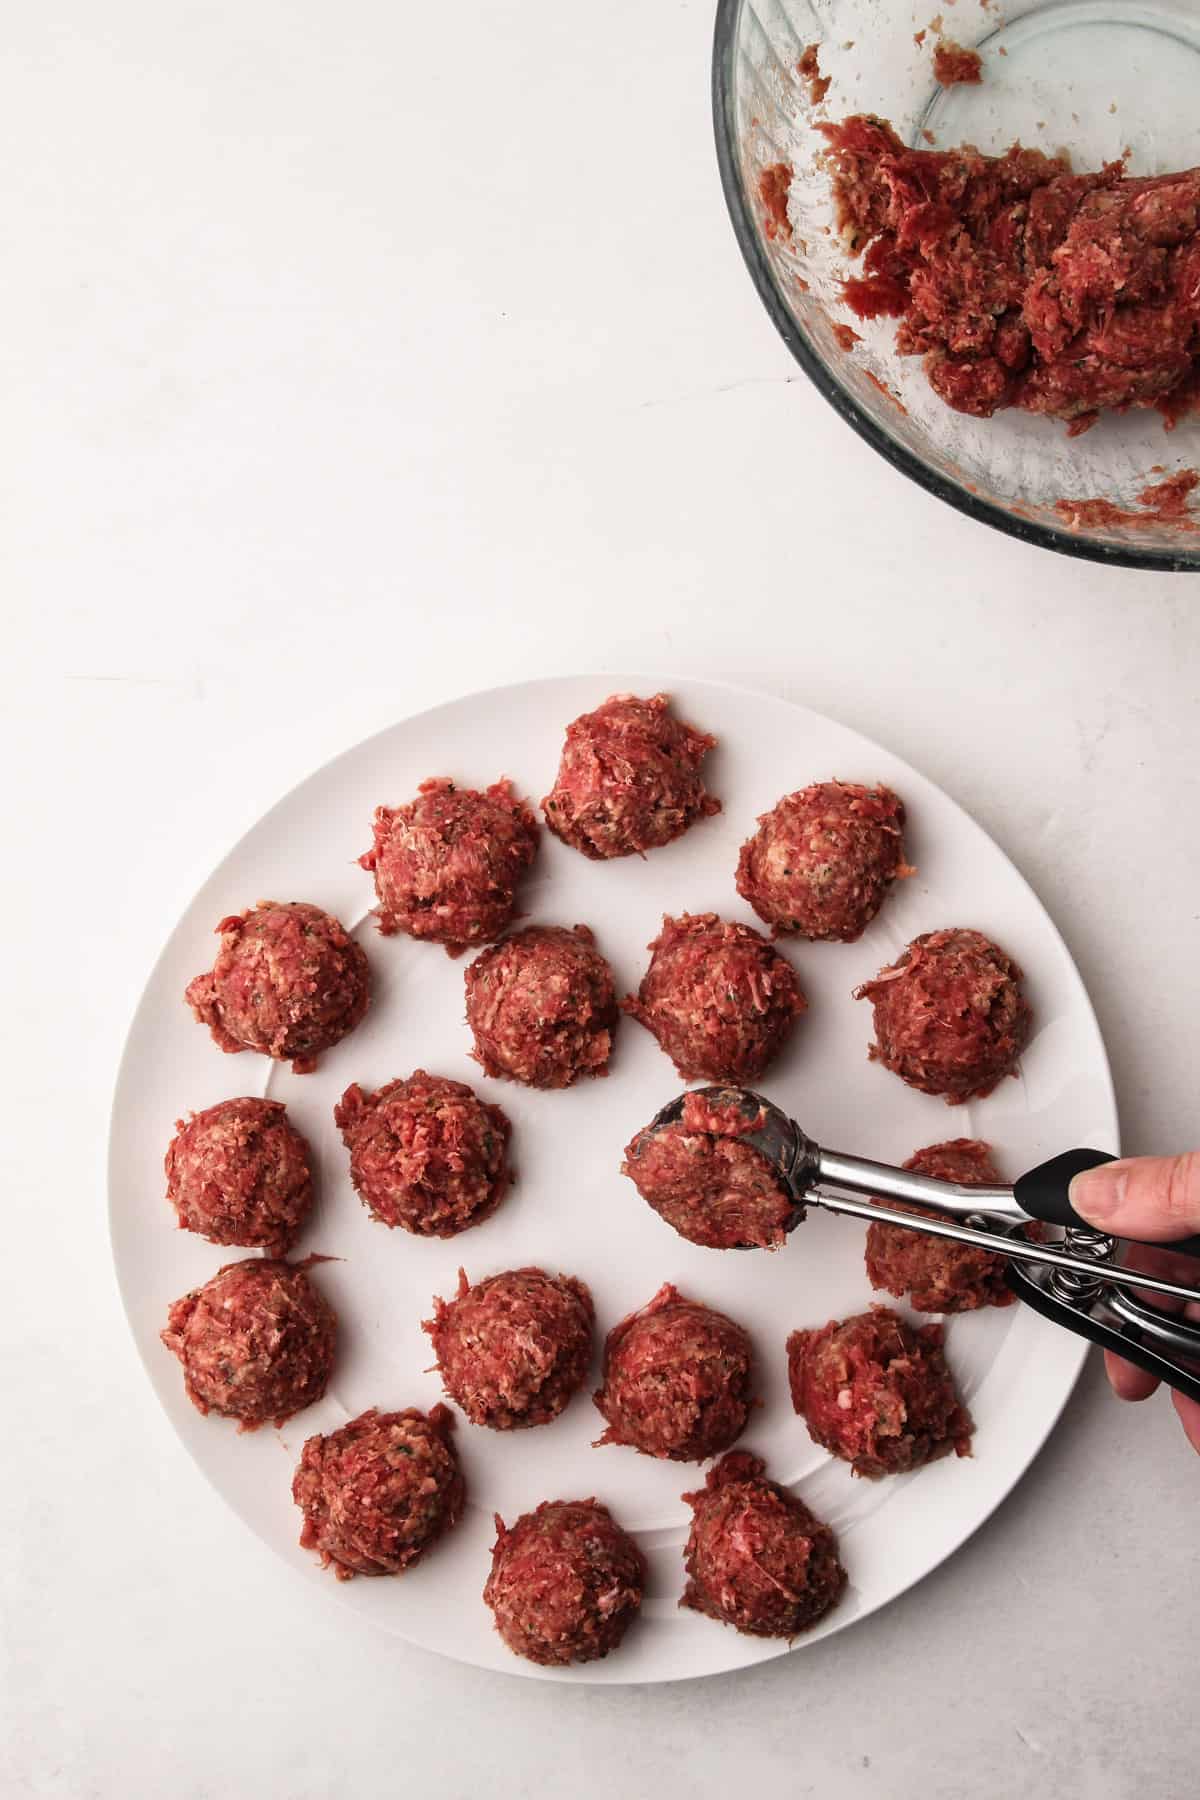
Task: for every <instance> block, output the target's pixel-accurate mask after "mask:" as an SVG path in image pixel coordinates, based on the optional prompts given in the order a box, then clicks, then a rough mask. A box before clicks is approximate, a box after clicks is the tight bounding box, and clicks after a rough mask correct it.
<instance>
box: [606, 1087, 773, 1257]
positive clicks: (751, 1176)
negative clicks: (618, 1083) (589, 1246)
mask: <svg viewBox="0 0 1200 1800" xmlns="http://www.w3.org/2000/svg"><path fill="white" fill-rule="evenodd" d="M754 1129H755V1124H754V1121H753V1120H749V1121H747V1120H745V1119H744V1118H742V1116H741V1115H740V1114H739V1113H738V1111H737V1109H736V1108H735V1107H732V1106H729V1107H716V1106H713V1105H711V1104H710V1103H709V1102H708V1101H706V1099H705V1097H704V1096H703V1095H702V1094H689V1095H688V1096H687V1097H686V1099H685V1101H684V1105H683V1117H682V1118H681V1119H679V1120H678V1121H677V1122H676V1123H674V1124H671V1125H664V1126H661V1127H659V1128H658V1129H655V1128H653V1127H651V1126H647V1128H646V1129H645V1130H644V1131H640V1132H639V1133H638V1135H637V1137H635V1138H634V1140H633V1142H632V1143H631V1144H629V1145H628V1147H627V1148H626V1151H625V1161H624V1162H623V1163H622V1164H621V1173H622V1174H623V1175H628V1176H629V1179H630V1180H631V1181H632V1182H633V1184H634V1186H635V1187H636V1188H637V1191H638V1193H639V1194H640V1195H641V1196H642V1199H643V1200H645V1201H646V1202H647V1203H648V1204H649V1205H650V1206H652V1207H653V1208H654V1210H655V1212H656V1213H657V1214H658V1215H659V1217H660V1218H662V1219H665V1220H666V1222H667V1224H668V1225H672V1226H674V1228H675V1230H676V1231H677V1232H678V1233H679V1235H680V1237H685V1238H687V1239H688V1240H689V1241H690V1242H691V1243H693V1244H703V1245H705V1246H707V1247H708V1248H709V1249H712V1250H745V1249H755V1248H764V1249H771V1250H774V1249H777V1248H778V1247H779V1245H780V1244H782V1243H783V1242H784V1240H785V1238H786V1237H787V1234H788V1232H789V1231H791V1230H792V1228H793V1226H795V1225H796V1224H798V1223H799V1221H800V1220H801V1219H802V1218H803V1217H804V1208H803V1207H802V1206H798V1205H797V1203H796V1201H795V1200H794V1199H793V1198H792V1196H791V1195H790V1194H789V1193H788V1191H787V1189H786V1188H785V1187H784V1186H783V1183H782V1182H781V1181H780V1180H779V1178H778V1176H777V1175H776V1174H775V1172H774V1170H773V1169H772V1168H771V1165H770V1163H769V1162H768V1161H767V1159H766V1157H765V1156H762V1155H761V1154H760V1153H759V1152H758V1151H757V1150H756V1149H754V1147H753V1145H751V1144H747V1143H744V1142H743V1141H741V1140H742V1138H743V1137H744V1134H745V1133H746V1132H749V1131H753V1130H754Z"/></svg>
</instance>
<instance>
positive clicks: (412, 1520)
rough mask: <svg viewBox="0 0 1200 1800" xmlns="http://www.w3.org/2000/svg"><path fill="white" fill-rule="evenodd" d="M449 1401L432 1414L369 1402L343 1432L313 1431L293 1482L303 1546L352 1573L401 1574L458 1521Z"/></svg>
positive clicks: (460, 1492)
mask: <svg viewBox="0 0 1200 1800" xmlns="http://www.w3.org/2000/svg"><path fill="white" fill-rule="evenodd" d="M453 1424H454V1416H453V1414H452V1413H451V1412H450V1409H449V1407H446V1406H434V1407H432V1408H431V1409H430V1411H429V1412H428V1413H423V1412H419V1411H418V1410H417V1408H416V1407H415V1406H410V1407H407V1408H406V1409H405V1410H404V1411H403V1412H379V1411H377V1410H376V1408H375V1407H371V1408H370V1409H369V1410H368V1411H367V1412H365V1413H360V1414H359V1415H358V1417H357V1419H351V1420H350V1423H349V1424H348V1425H343V1426H342V1427H341V1429H340V1430H339V1431H331V1432H329V1433H327V1434H326V1435H324V1436H321V1435H318V1436H316V1437H310V1438H309V1440H308V1442H307V1443H306V1444H305V1446H304V1449H303V1450H302V1451H301V1453H300V1461H299V1463H298V1464H297V1467H296V1473H295V1476H294V1478H293V1480H292V1499H293V1500H294V1501H295V1502H296V1505H297V1506H298V1507H299V1508H300V1510H301V1512H302V1513H303V1514H304V1526H303V1529H302V1530H301V1533H300V1543H301V1546H302V1548H303V1549H305V1550H316V1551H319V1552H320V1557H321V1567H322V1568H328V1567H329V1565H330V1563H332V1564H333V1572H334V1574H335V1575H336V1576H337V1578H338V1580H339V1581H349V1580H350V1578H351V1576H353V1575H402V1574H403V1573H404V1571H405V1569H410V1568H411V1567H412V1565H413V1563H415V1562H417V1561H418V1560H419V1559H420V1558H421V1557H422V1556H424V1554H425V1552H426V1551H427V1550H428V1549H429V1547H430V1545H431V1544H433V1543H435V1542H436V1541H437V1539H438V1538H440V1537H441V1535H442V1533H443V1532H444V1531H448V1530H449V1529H450V1527H451V1526H452V1525H454V1524H455V1523H456V1522H457V1520H458V1516H459V1514H460V1513H461V1512H462V1509H463V1498H464V1493H465V1489H464V1485H463V1478H462V1473H461V1471H460V1469H459V1466H458V1458H457V1456H456V1455H455V1453H454V1446H453V1444H452V1443H451V1442H450V1432H451V1428H452V1427H453Z"/></svg>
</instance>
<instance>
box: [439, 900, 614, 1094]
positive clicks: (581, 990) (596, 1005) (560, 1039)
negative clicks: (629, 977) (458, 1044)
mask: <svg viewBox="0 0 1200 1800" xmlns="http://www.w3.org/2000/svg"><path fill="white" fill-rule="evenodd" d="M594 943H595V939H594V938H593V936H592V933H591V932H590V931H589V930H588V928H587V926H586V925H576V926H575V927H574V928H573V929H572V930H571V931H567V930H566V929H565V928H564V927H563V926H560V925H530V926H527V927H526V929H525V930H524V931H514V932H513V934H512V936H511V937H506V938H504V939H503V941H502V942H501V943H499V944H495V945H493V946H492V948H491V949H490V950H485V951H484V952H483V954H482V956H477V957H476V958H475V961H474V962H473V963H472V964H471V966H470V968H469V969H468V970H467V1023H468V1024H469V1025H470V1027H471V1030H472V1032H473V1033H474V1035H475V1049H474V1052H473V1054H474V1057H475V1061H476V1062H477V1063H479V1064H480V1066H481V1067H482V1068H483V1070H484V1072H485V1073H486V1074H488V1075H498V1076H504V1077H506V1078H507V1079H508V1080H509V1081H523V1082H524V1083H525V1085H526V1086H527V1087H535V1088H564V1087H570V1085H571V1083H572V1082H573V1081H578V1080H579V1078H580V1076H582V1075H607V1073H608V1058H609V1052H610V1051H611V1049H612V1040H613V1032H614V1031H615V1029H616V1024H617V1016H618V1014H617V1001H616V995H615V993H614V991H613V979H612V972H611V971H610V969H609V966H608V964H607V963H606V962H605V960H604V958H603V957H602V956H601V954H600V952H599V951H598V950H596V949H594V948H593V945H594Z"/></svg>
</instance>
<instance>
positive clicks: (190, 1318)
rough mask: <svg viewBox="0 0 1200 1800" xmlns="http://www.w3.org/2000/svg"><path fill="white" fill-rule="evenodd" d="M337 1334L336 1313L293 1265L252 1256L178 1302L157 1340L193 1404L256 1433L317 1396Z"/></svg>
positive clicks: (322, 1389) (228, 1266)
mask: <svg viewBox="0 0 1200 1800" xmlns="http://www.w3.org/2000/svg"><path fill="white" fill-rule="evenodd" d="M336 1336H337V1314H336V1313H335V1312H334V1310H333V1308H332V1307H331V1306H330V1305H329V1303H328V1301H326V1300H324V1299H323V1298H322V1296H321V1295H320V1293H319V1292H318V1291H317V1289H316V1287H315V1286H314V1284H313V1282H312V1280H311V1279H310V1277H309V1275H308V1274H307V1273H306V1271H305V1270H304V1269H303V1268H302V1267H301V1266H300V1265H299V1264H295V1263H285V1262H277V1261H275V1260H274V1259H270V1260H268V1259H266V1258H262V1259H260V1258H257V1257H251V1258H250V1259H249V1260H248V1261H246V1262H237V1263H228V1264H226V1266H225V1268H223V1269H221V1270H220V1271H219V1272H218V1273H217V1274H216V1275H214V1276H213V1278H212V1280H211V1281H206V1282H205V1284H204V1286H203V1287H201V1288H195V1289H194V1290H193V1291H192V1292H191V1293H190V1294H185V1295H184V1296H183V1298H182V1300H176V1302H175V1303H174V1305H173V1306H172V1307H171V1310H170V1311H169V1313H168V1314H167V1327H166V1330H165V1331H164V1332H163V1333H162V1341H163V1343H164V1344H165V1345H166V1347H167V1349H168V1350H169V1351H170V1352H171V1354H172V1356H177V1357H178V1358H179V1360H180V1362H181V1363H182V1364H183V1379H184V1382H185V1385H186V1387H187V1393H188V1399H189V1400H190V1401H191V1402H192V1405H193V1406H195V1407H197V1408H198V1409H199V1410H200V1412H202V1413H208V1412H217V1413H223V1414H224V1415H225V1417H226V1418H230V1419H236V1420H237V1421H238V1429H239V1430H241V1431H255V1430H257V1428H258V1427H259V1426H260V1425H266V1424H268V1423H271V1424H275V1425H282V1424H283V1422H284V1420H285V1419H290V1418H291V1416H292V1414H293V1413H298V1412H299V1411H300V1410H301V1408H302V1407H305V1406H311V1405H312V1404H313V1402H314V1401H315V1400H319V1399H320V1398H321V1396H322V1394H323V1393H324V1392H325V1386H326V1383H327V1382H328V1380H329V1372H330V1370H331V1368H332V1367H333V1351H334V1343H335V1339H336Z"/></svg>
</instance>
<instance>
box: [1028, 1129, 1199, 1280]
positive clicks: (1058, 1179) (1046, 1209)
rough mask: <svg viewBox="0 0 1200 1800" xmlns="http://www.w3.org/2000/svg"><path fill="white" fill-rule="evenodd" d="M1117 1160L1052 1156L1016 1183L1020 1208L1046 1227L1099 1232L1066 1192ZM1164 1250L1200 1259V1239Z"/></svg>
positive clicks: (1083, 1154) (1092, 1153) (1099, 1153)
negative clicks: (1074, 1182) (1083, 1177)
mask: <svg viewBox="0 0 1200 1800" xmlns="http://www.w3.org/2000/svg"><path fill="white" fill-rule="evenodd" d="M1116 1160H1117V1159H1116V1157H1115V1156H1108V1155H1106V1153H1105V1152H1104V1151H1103V1150H1064V1151H1063V1153H1062V1155H1061V1156H1052V1157H1051V1158H1050V1161H1049V1162H1044V1163H1040V1164H1039V1165H1038V1167H1037V1168H1036V1169H1030V1171H1029V1173H1028V1174H1027V1175H1022V1176H1021V1177H1020V1178H1019V1179H1018V1180H1017V1181H1015V1182H1014V1183H1013V1193H1014V1194H1015V1195H1016V1198H1017V1205H1018V1206H1019V1207H1020V1208H1021V1209H1022V1211H1023V1212H1027V1213H1028V1214H1029V1216H1030V1218H1031V1219H1042V1220H1044V1221H1045V1223H1046V1224H1047V1225H1082V1226H1083V1227H1084V1229H1085V1230H1086V1231H1096V1230H1098V1229H1099V1227H1098V1226H1096V1225H1093V1224H1092V1222H1091V1220H1090V1219H1085V1218H1084V1217H1083V1215H1082V1213H1077V1212H1076V1211H1075V1208H1074V1207H1073V1206H1072V1205H1071V1202H1070V1200H1069V1199H1068V1198H1067V1189H1068V1188H1069V1187H1070V1185H1071V1182H1072V1180H1073V1179H1074V1177H1075V1176H1076V1175H1082V1174H1083V1171H1084V1170H1085V1169H1098V1168H1099V1167H1100V1165H1101V1163H1109V1162H1116ZM1163 1247H1164V1249H1166V1248H1170V1249H1171V1250H1178V1251H1180V1252H1181V1253H1182V1254H1183V1255H1184V1256H1200V1237H1188V1238H1177V1239H1175V1240H1174V1241H1173V1242H1172V1243H1171V1244H1170V1245H1169V1246H1168V1245H1164V1246H1163Z"/></svg>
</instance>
